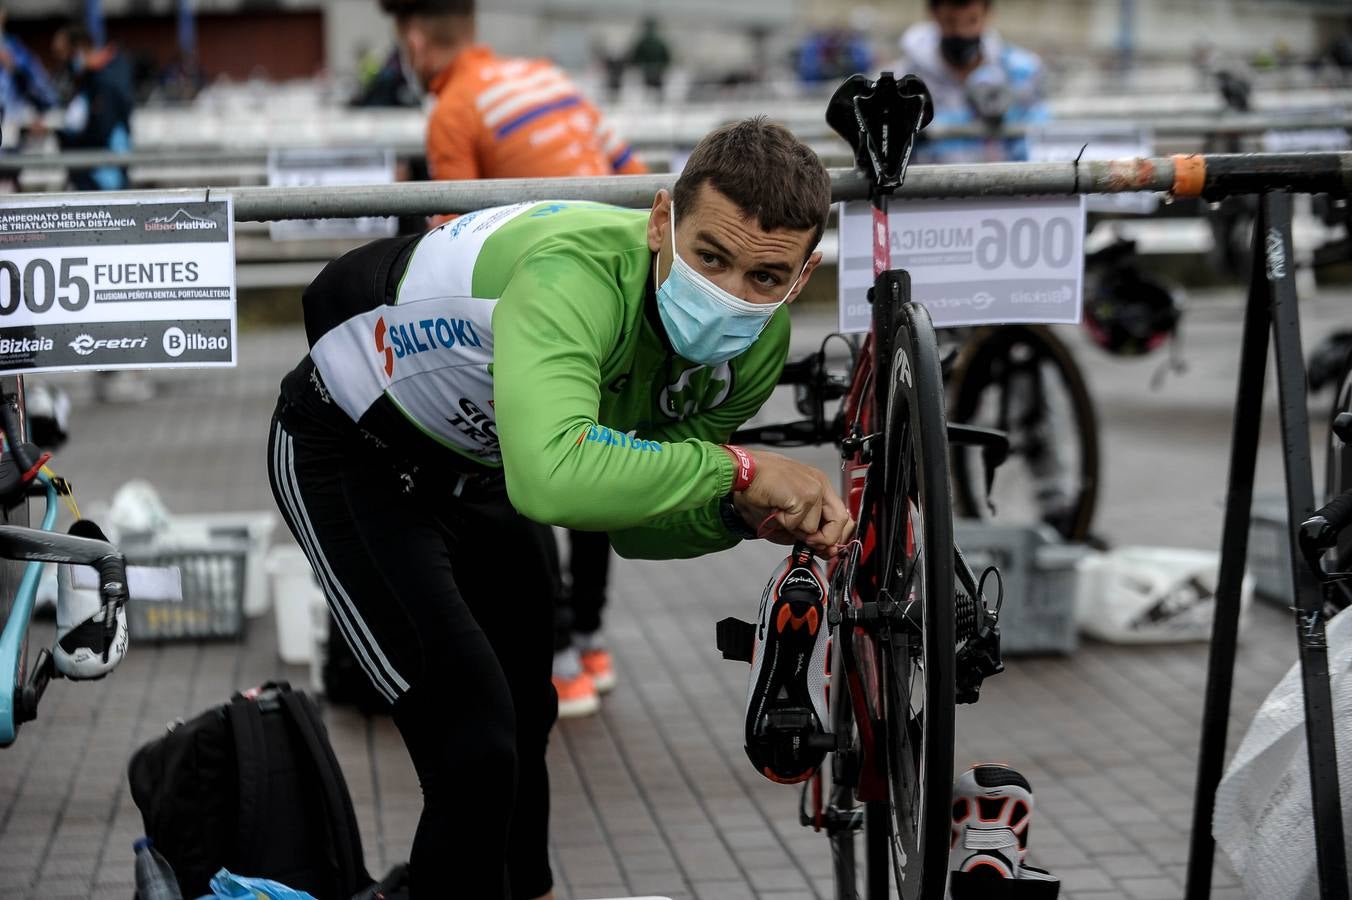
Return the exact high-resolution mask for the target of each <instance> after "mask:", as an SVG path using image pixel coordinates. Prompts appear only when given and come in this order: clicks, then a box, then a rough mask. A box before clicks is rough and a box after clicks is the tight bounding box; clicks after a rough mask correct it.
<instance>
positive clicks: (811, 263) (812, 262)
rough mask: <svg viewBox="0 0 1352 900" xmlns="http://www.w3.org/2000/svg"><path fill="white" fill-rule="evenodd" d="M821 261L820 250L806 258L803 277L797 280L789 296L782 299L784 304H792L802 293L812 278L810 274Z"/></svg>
mask: <svg viewBox="0 0 1352 900" xmlns="http://www.w3.org/2000/svg"><path fill="white" fill-rule="evenodd" d="M821 261H822V252H821V251H820V250H817V251H815V252H814V253H813V254H812V255H811V256H809V257H808V258H807V265H805V266H803V275H802V277H801V278H799V279H798V286H797V287H796V288H794V289H793V291H792V292H791V293H790V294H789V296H787V297H785V298H784V302H785V303H792V302H793V301H795V300H797V299H798V295H799V294H801V293H802V292H803V288H805V287H807V282H808V279H810V278H811V277H812V273H813V272H814V271H815V270H816V268H817V266H819V265H821Z"/></svg>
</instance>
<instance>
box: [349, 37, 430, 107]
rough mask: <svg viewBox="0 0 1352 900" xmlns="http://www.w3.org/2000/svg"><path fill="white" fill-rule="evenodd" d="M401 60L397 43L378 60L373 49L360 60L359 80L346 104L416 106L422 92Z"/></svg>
mask: <svg viewBox="0 0 1352 900" xmlns="http://www.w3.org/2000/svg"><path fill="white" fill-rule="evenodd" d="M414 80H415V79H414V77H413V75H412V73H410V72H409V70H408V67H407V66H406V65H405V63H404V59H403V56H402V55H401V54H400V53H399V48H398V47H393V48H391V49H390V52H389V53H387V54H385V59H384V61H383V62H382V61H381V60H380V58H379V57H378V56H376V54H375V53H374V52H368V53H367V54H366V55H364V56H363V57H362V60H361V82H360V84H359V85H358V87H357V92H356V93H355V94H354V95H353V97H352V100H351V101H350V102H349V105H350V106H357V107H361V106H420V105H421V104H422V95H421V92H420V89H419V87H418V85H416V84H414Z"/></svg>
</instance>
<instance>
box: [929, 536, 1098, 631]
mask: <svg viewBox="0 0 1352 900" xmlns="http://www.w3.org/2000/svg"><path fill="white" fill-rule="evenodd" d="M953 524H954V536H955V538H956V539H957V543H958V547H959V548H961V549H962V552H963V555H964V556H965V557H966V558H967V563H968V565H970V566H971V567H972V571H973V572H975V573H976V575H977V577H980V575H981V572H982V570H983V569H985V568H986V566H990V565H994V566H995V567H997V568H998V569H999V570H1000V574H1001V576H1002V577H1003V578H1004V584H1005V601H1004V606H1003V607H1002V608H1001V610H1000V649H1001V651H1002V652H1004V653H1006V654H1009V655H1017V654H1020V653H1073V652H1074V651H1075V648H1076V647H1077V646H1078V645H1079V634H1078V632H1077V629H1076V626H1075V589H1076V582H1077V577H1076V565H1077V564H1078V563H1079V561H1080V560H1081V559H1083V558H1084V556H1085V554H1086V553H1088V552H1089V551H1088V550H1086V549H1085V548H1084V547H1081V546H1079V545H1073V544H1065V543H1063V542H1062V541H1061V540H1060V536H1059V535H1058V534H1057V533H1056V532H1055V531H1054V530H1053V529H1051V528H1050V527H1048V526H1046V525H1003V524H1001V525H997V524H995V523H992V522H985V521H980V520H976V519H957V520H955V521H954V523H953ZM986 592H987V597H986V600H987V603H989V604H990V605H992V606H994V604H995V580H994V578H989V579H987V580H986Z"/></svg>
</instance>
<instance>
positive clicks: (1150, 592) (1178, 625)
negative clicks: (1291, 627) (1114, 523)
mask: <svg viewBox="0 0 1352 900" xmlns="http://www.w3.org/2000/svg"><path fill="white" fill-rule="evenodd" d="M1219 566H1220V554H1219V553H1217V552H1215V551H1213V550H1183V549H1178V548H1175V547H1120V548H1118V549H1115V550H1111V551H1109V552H1107V553H1097V554H1094V555H1092V556H1089V557H1086V558H1085V559H1084V560H1082V561H1081V562H1080V565H1079V567H1078V575H1079V586H1078V590H1077V591H1076V595H1077V600H1078V602H1077V603H1076V620H1077V621H1078V623H1079V626H1080V630H1081V631H1083V632H1084V633H1085V634H1088V635H1090V636H1092V637H1095V638H1098V639H1099V640H1103V641H1110V642H1112V643H1119V644H1145V643H1173V642H1181V641H1207V640H1210V639H1211V623H1212V618H1213V616H1214V615H1215V608H1216V604H1215V591H1216V578H1217V573H1218V571H1219ZM1252 600H1253V576H1252V575H1249V574H1248V573H1245V575H1244V580H1243V582H1242V584H1241V588H1240V629H1241V630H1243V628H1244V627H1245V625H1246V623H1247V621H1248V611H1249V605H1250V603H1251V602H1252Z"/></svg>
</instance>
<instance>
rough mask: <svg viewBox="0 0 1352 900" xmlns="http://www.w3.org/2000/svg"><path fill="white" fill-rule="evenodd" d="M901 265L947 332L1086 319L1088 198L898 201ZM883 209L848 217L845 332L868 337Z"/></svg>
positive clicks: (893, 216) (852, 211)
mask: <svg viewBox="0 0 1352 900" xmlns="http://www.w3.org/2000/svg"><path fill="white" fill-rule="evenodd" d="M888 227H889V230H890V232H891V236H890V237H891V247H890V250H891V257H892V260H891V264H892V268H894V269H905V270H907V271H908V272H910V274H911V296H912V298H914V299H915V300H917V301H919V302H920V303H923V304H924V305H925V307H926V308H927V309H929V312H930V316H931V317H932V318H933V319H934V324H935V326H937V327H940V328H942V327H945V326H948V327H954V326H959V325H994V324H1000V323H1002V322H1049V323H1056V322H1064V323H1076V322H1079V321H1080V308H1081V306H1082V305H1083V296H1082V290H1083V282H1084V198H1083V197H1066V198H1060V197H1056V198H1045V199H1036V200H1018V199H1001V200H945V201H924V202H911V201H906V202H895V201H894V202H893V204H892V209H891V212H890V213H889V215H888ZM873 238H874V228H873V209H872V207H871V206H869V204H867V203H863V202H853V203H846V204H844V205H843V208H842V210H841V213H840V330H841V331H842V332H846V333H850V332H865V331H868V328H869V321H870V316H871V313H870V308H869V303H868V289H869V288H870V287H872V285H873V253H874V246H873Z"/></svg>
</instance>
